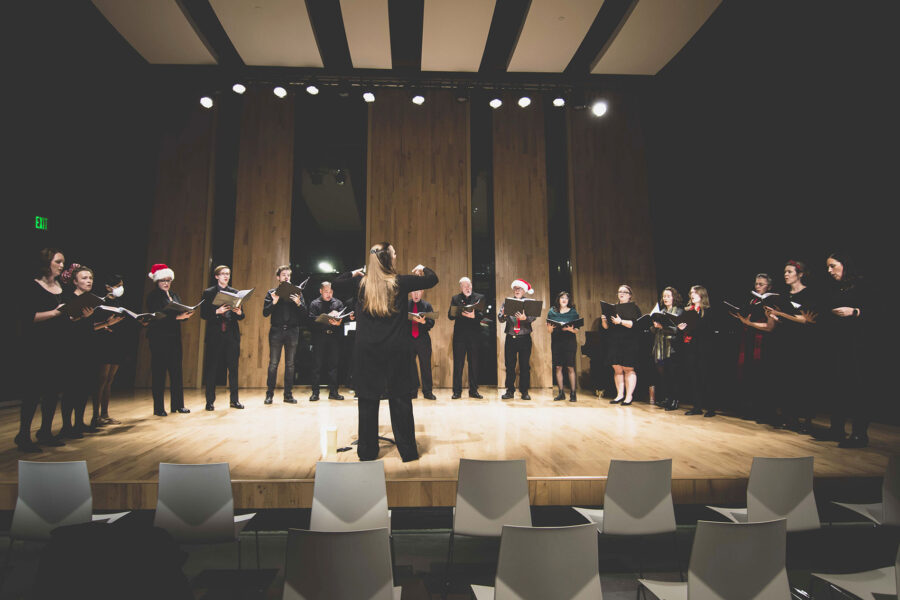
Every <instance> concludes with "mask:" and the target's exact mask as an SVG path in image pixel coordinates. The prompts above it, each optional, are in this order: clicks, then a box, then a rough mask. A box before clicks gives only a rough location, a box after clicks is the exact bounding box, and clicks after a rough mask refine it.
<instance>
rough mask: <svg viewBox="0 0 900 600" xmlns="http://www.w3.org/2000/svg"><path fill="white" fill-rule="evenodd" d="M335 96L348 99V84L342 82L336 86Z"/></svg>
mask: <svg viewBox="0 0 900 600" xmlns="http://www.w3.org/2000/svg"><path fill="white" fill-rule="evenodd" d="M337 94H338V96H340V97H341V98H349V97H350V84H349V83H347V82H346V81H342V82H340V83H339V84H338V86H337Z"/></svg>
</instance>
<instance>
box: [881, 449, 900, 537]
mask: <svg viewBox="0 0 900 600" xmlns="http://www.w3.org/2000/svg"><path fill="white" fill-rule="evenodd" d="M881 498H882V502H883V505H884V514H883V515H882V517H883V518H882V520H881V524H882V525H900V456H897V455H892V456H891V457H890V458H888V466H887V471H885V472H884V483H882V484H881Z"/></svg>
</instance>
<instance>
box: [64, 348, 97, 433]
mask: <svg viewBox="0 0 900 600" xmlns="http://www.w3.org/2000/svg"><path fill="white" fill-rule="evenodd" d="M70 364H71V366H72V368H71V369H69V372H68V374H67V376H66V379H65V390H64V391H63V396H62V407H61V408H62V411H61V412H62V422H63V428H72V427H80V426H82V425H85V422H84V410H85V408H86V407H87V401H88V398H89V397H90V396H91V394H92V393H94V394H96V393H97V389H96V387H94V386H96V384H97V365H96V364H95V363H94V362H91V361H79V362H78V363H70ZM73 413H74V416H75V420H74V422H73V421H72V415H73Z"/></svg>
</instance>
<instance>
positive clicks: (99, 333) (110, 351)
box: [93, 296, 135, 365]
mask: <svg viewBox="0 0 900 600" xmlns="http://www.w3.org/2000/svg"><path fill="white" fill-rule="evenodd" d="M103 304H104V305H106V306H116V307H118V306H122V303H121V301H120V300H119V299H118V298H110V297H108V296H107V297H104V298H103ZM115 316H117V315H116V314H115V313H111V312H109V311H106V310H103V309H102V308H98V309H97V310H95V311H94V323H95V324H98V323H102V322H104V321H107V320H109V318H110V317H115ZM134 323H135V321H134V320H133V319H131V318H128V319H126V320H124V321H120V322H119V323H116V324H115V325H113V326H112V327H110V328H109V329H96V330H94V335H93V349H94V356H95V357H96V359H97V364H100V365H121V364H122V363H124V362H125V356H126V355H127V354H128V350H127V348H126V338H127V337H128V335H129V332H130V331H133V328H134Z"/></svg>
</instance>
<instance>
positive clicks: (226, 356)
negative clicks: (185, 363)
mask: <svg viewBox="0 0 900 600" xmlns="http://www.w3.org/2000/svg"><path fill="white" fill-rule="evenodd" d="M240 357H241V340H240V339H237V338H235V337H234V336H233V335H231V333H229V332H222V333H219V332H218V331H217V332H214V335H213V336H212V337H208V338H206V356H205V358H204V362H205V363H206V365H205V367H204V369H203V372H204V375H203V378H204V381H205V382H206V403H207V404H214V403H215V401H216V375H217V374H218V372H219V365H220V364H222V361H225V369H226V371H227V375H228V390H229V393H230V395H231V401H232V402H237V401H238V359H240Z"/></svg>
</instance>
